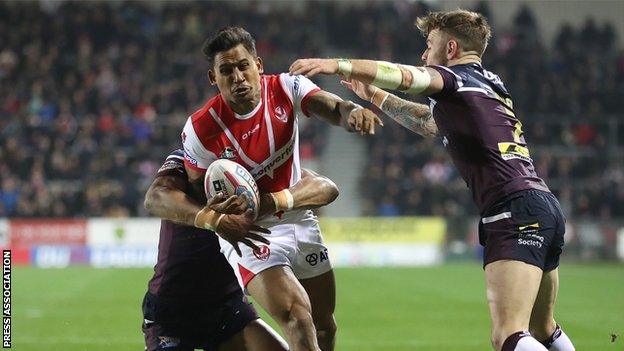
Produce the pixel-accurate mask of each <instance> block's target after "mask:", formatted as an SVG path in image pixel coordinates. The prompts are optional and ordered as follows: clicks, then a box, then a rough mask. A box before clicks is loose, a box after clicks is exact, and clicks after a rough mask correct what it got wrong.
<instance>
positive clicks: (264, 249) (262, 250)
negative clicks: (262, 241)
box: [253, 245, 271, 261]
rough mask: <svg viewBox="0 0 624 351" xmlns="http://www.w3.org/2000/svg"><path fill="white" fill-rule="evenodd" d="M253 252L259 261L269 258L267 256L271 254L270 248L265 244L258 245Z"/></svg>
mask: <svg viewBox="0 0 624 351" xmlns="http://www.w3.org/2000/svg"><path fill="white" fill-rule="evenodd" d="M253 253H254V256H256V258H257V259H259V260H260V261H266V260H268V259H269V256H271V249H270V248H269V247H268V246H266V245H260V246H258V249H257V250H254V252H253Z"/></svg>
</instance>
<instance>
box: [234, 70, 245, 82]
mask: <svg viewBox="0 0 624 351" xmlns="http://www.w3.org/2000/svg"><path fill="white" fill-rule="evenodd" d="M233 74H234V81H235V82H242V81H244V80H245V75H244V74H243V72H242V71H241V70H239V69H234V72H233Z"/></svg>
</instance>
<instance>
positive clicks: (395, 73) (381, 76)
mask: <svg viewBox="0 0 624 351" xmlns="http://www.w3.org/2000/svg"><path fill="white" fill-rule="evenodd" d="M402 81H403V73H401V69H400V68H399V66H398V65H397V64H394V63H392V62H386V61H377V73H376V74H375V79H374V80H373V85H374V86H376V87H380V88H383V89H392V90H397V89H398V88H399V87H400V86H401V82H402Z"/></svg>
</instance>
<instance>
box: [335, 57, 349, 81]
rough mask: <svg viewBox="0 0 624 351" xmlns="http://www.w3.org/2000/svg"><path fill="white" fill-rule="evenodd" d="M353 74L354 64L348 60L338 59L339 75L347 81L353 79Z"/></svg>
mask: <svg viewBox="0 0 624 351" xmlns="http://www.w3.org/2000/svg"><path fill="white" fill-rule="evenodd" d="M351 72H353V64H352V63H351V61H349V60H347V59H338V73H340V74H342V75H343V76H344V77H345V79H349V78H351Z"/></svg>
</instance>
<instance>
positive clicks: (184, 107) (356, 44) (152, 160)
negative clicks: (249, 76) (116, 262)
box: [0, 1, 624, 218]
mask: <svg viewBox="0 0 624 351" xmlns="http://www.w3.org/2000/svg"><path fill="white" fill-rule="evenodd" d="M428 10H430V8H428V7H427V6H426V5H425V4H424V3H419V2H411V1H398V2H371V3H367V5H366V6H362V4H361V3H356V2H354V3H343V2H313V1H306V2H296V3H293V4H289V3H285V2H208V3H192V2H171V3H157V4H153V3H150V2H110V3H100V2H43V3H38V2H29V3H19V2H2V3H0V147H1V148H0V217H3V216H12V217H60V216H140V215H145V212H144V210H143V207H142V199H143V194H144V192H145V190H146V189H147V187H148V186H149V184H150V183H151V181H152V179H153V176H154V174H155V172H156V170H157V169H158V167H159V166H160V164H161V162H162V160H163V158H164V157H165V156H166V154H167V153H168V152H169V151H171V150H172V149H175V148H177V147H179V145H180V142H179V132H180V129H181V128H182V126H183V124H184V122H185V120H186V118H187V117H188V115H189V114H190V113H192V112H193V111H194V110H196V109H197V108H199V107H200V106H201V105H202V104H203V102H204V101H205V100H206V99H207V98H208V97H209V96H211V95H212V94H214V93H216V90H215V89H214V88H213V87H211V86H210V85H209V84H208V82H207V79H206V70H207V63H206V62H205V60H204V58H203V57H202V54H201V45H202V42H203V41H204V40H205V38H206V37H208V36H210V35H211V34H213V33H214V32H215V31H216V30H218V29H219V28H221V27H224V26H226V25H236V24H238V25H243V26H244V27H245V28H247V29H248V30H249V31H250V32H251V33H252V34H253V35H254V36H255V38H256V40H257V48H258V51H259V54H260V55H261V56H263V57H264V58H265V60H264V63H265V71H266V72H268V73H277V72H281V71H285V70H286V69H287V67H288V66H289V64H290V63H291V62H292V61H293V60H294V59H295V58H297V57H312V56H324V55H325V53H328V52H339V53H342V54H344V55H345V56H347V55H349V56H360V57H369V58H376V59H385V60H390V61H397V62H409V63H418V62H420V53H421V52H422V48H423V45H424V41H423V40H422V38H421V37H420V34H419V33H417V31H416V30H415V28H414V27H413V21H414V19H415V18H416V16H419V15H423V14H425V13H426V11H428ZM478 10H479V11H481V12H483V13H485V14H486V15H487V14H488V10H487V7H486V6H485V5H481V6H480V7H479V8H478ZM348 18H350V19H352V20H347V19H348ZM615 39H616V38H615V32H614V30H613V28H612V27H611V26H610V25H609V24H602V23H600V24H599V23H595V22H593V21H592V20H591V19H588V21H587V23H586V24H585V25H584V26H583V27H581V28H573V27H570V26H563V27H562V28H561V29H560V32H559V35H558V36H557V38H556V40H555V42H554V43H548V44H552V45H545V44H546V43H543V42H542V40H543V39H542V38H541V37H540V35H539V28H537V26H536V23H535V19H534V18H533V16H532V14H531V13H530V11H529V10H528V9H526V8H523V9H522V10H521V11H520V12H519V13H518V14H517V16H516V19H515V21H514V23H513V24H511V25H510V26H509V27H506V28H495V36H494V38H493V42H492V43H491V45H490V47H489V48H488V51H487V53H486V59H485V62H484V64H485V66H486V67H488V68H489V69H490V70H492V71H495V72H497V73H499V74H500V75H501V76H502V78H503V80H504V81H505V82H506V83H507V85H508V88H509V89H510V91H511V92H512V95H513V96H514V102H515V105H516V107H517V108H516V109H517V112H518V114H519V116H520V118H521V119H522V120H523V122H524V124H525V127H524V130H525V132H526V134H527V135H526V138H527V139H528V141H529V143H530V146H531V147H532V148H531V151H532V156H533V158H534V160H535V164H536V167H537V168H538V172H539V174H540V175H542V176H543V177H544V178H546V180H547V181H548V182H549V184H550V185H551V187H552V188H553V190H554V191H555V192H556V193H557V194H558V195H559V196H560V198H561V201H562V203H563V204H564V207H566V210H567V211H568V212H569V213H572V214H574V215H580V216H583V215H589V216H600V217H609V218H610V217H612V216H624V186H623V185H624V174H623V173H622V172H623V167H622V165H623V162H622V156H621V155H620V154H621V153H618V150H621V148H622V147H624V136H623V135H624V122H622V121H621V120H618V116H617V115H616V114H617V113H622V108H621V107H619V105H618V104H617V103H618V101H624V52H623V51H622V49H621V48H618V47H616V46H615ZM406 48H409V49H408V50H406ZM306 122H307V123H305V124H304V126H303V128H302V129H301V152H302V157H304V158H311V159H313V158H316V157H318V155H319V154H320V153H321V152H322V151H323V148H322V146H323V145H324V144H325V140H324V138H325V135H326V133H325V129H326V126H325V125H324V124H323V123H321V122H319V123H316V122H314V121H306ZM386 125H387V127H386V128H384V130H383V132H382V134H381V136H377V137H376V138H373V139H370V142H369V145H368V147H369V149H370V161H369V164H368V166H367V170H366V171H365V172H363V174H364V176H363V177H362V179H361V184H362V187H363V189H366V191H365V192H363V193H364V194H365V195H364V196H365V199H366V204H365V210H366V213H367V214H371V215H387V216H390V215H403V214H419V215H427V214H436V215H462V214H472V213H474V211H475V209H474V206H473V205H472V203H471V200H470V195H469V193H468V191H467V189H466V186H465V184H464V183H463V181H462V180H461V179H460V178H459V177H458V175H457V173H456V171H455V169H454V168H453V166H452V164H450V162H449V159H448V157H447V156H446V155H445V154H444V150H443V148H442V147H441V143H440V142H439V140H423V139H422V138H420V137H418V136H413V135H410V134H408V133H407V132H405V131H404V130H402V129H401V128H399V127H396V126H394V125H392V124H390V123H386Z"/></svg>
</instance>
